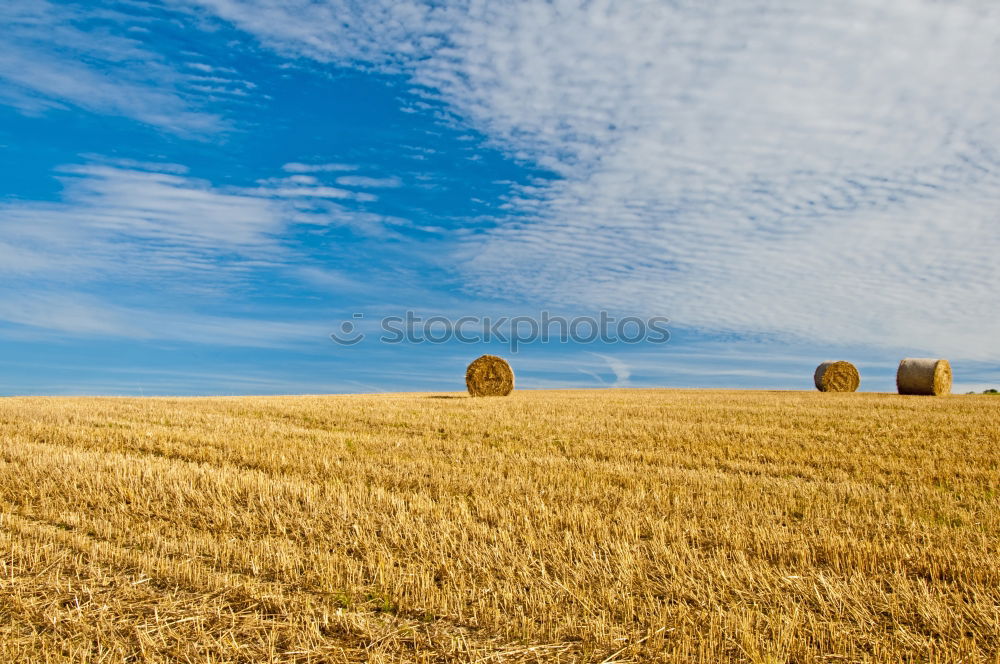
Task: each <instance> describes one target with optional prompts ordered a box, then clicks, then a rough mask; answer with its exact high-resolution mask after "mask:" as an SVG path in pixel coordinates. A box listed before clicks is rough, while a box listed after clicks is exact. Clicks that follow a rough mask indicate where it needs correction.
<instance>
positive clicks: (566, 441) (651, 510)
mask: <svg viewBox="0 0 1000 664" xmlns="http://www.w3.org/2000/svg"><path fill="white" fill-rule="evenodd" d="M998 428H1000V399H997V398H996V397H988V396H978V397H977V396H952V397H947V398H921V397H900V396H896V395H879V394H820V393H807V392H748V391H700V390H698V391H696V390H688V391H685V390H599V391H537V392H535V391H518V392H515V393H514V395H512V396H511V397H509V398H502V399H471V398H467V397H465V396H463V395H457V394H456V395H428V394H400V395H378V396H330V397H266V398H265V397H252V398H250V397H247V398H209V399H110V398H86V399H84V398H68V399H53V398H45V399H43V398H7V399H0V661H4V662H15V661H24V662H29V661H30V662H46V661H51V662H57V661H73V662H123V661H129V662H132V661H143V662H147V661H148V662H168V661H169V662H173V661H176V662H361V661H371V662H484V663H485V662H536V661H566V662H593V663H595V664H596V663H600V662H605V663H610V662H658V661H671V662H719V661H747V662H850V661H887V662H888V661H892V662H897V661H935V662H959V661H962V662H981V661H982V662H997V661H1000V552H998V549H1000V509H998V506H1000V501H998V491H1000V447H998V443H1000V433H998Z"/></svg>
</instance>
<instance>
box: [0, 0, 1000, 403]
mask: <svg viewBox="0 0 1000 664" xmlns="http://www.w3.org/2000/svg"><path fill="white" fill-rule="evenodd" d="M0 23H2V25H3V33H4V38H3V40H0V176H2V177H0V394H185V395H186V394H274V393H326V392H369V391H397V390H461V389H463V387H464V385H463V380H462V377H463V373H464V368H465V365H466V364H467V363H468V362H469V361H470V360H471V359H473V358H474V357H476V356H477V355H479V354H481V353H482V352H496V353H499V354H502V355H505V356H507V357H508V358H509V359H510V360H511V362H512V364H513V365H514V368H515V371H516V372H517V375H518V384H519V385H520V386H522V387H601V386H611V385H616V386H636V387H652V386H669V387H759V388H792V389H797V388H802V389H809V388H810V387H811V375H812V370H813V369H814V368H815V366H816V365H817V364H818V363H819V362H821V361H823V360H827V359H848V360H851V361H853V362H855V363H856V364H858V365H859V367H860V368H861V370H862V374H863V382H862V389H868V390H891V389H893V377H894V372H895V366H896V364H897V363H898V361H899V359H900V358H902V357H904V356H914V355H916V356H934V357H948V358H950V359H951V360H952V364H953V366H954V368H955V371H956V390H957V391H966V390H973V389H975V390H981V389H984V388H986V387H991V386H995V385H997V384H1000V344H998V342H997V340H998V339H1000V316H998V314H997V312H998V311H1000V294H998V293H1000V289H998V288H997V271H996V257H997V256H998V255H1000V114H998V113H997V109H998V108H1000V76H998V75H997V66H996V63H997V62H1000V7H997V6H996V4H995V3H993V2H991V1H987V0H981V1H980V0H954V1H952V2H947V3H944V2H938V1H932V0H882V1H879V2H875V1H874V0H846V1H845V2H842V3H836V4H835V5H829V6H824V5H822V4H820V3H807V4H803V3H801V2H793V1H792V0H724V1H722V2H717V3H703V2H693V1H692V2H687V1H686V0H681V1H679V2H663V1H656V2H654V1H647V0H634V1H632V2H628V3H622V2H610V1H604V2H600V1H595V2H583V1H582V0H553V1H551V2H541V1H532V2H516V1H511V2H499V3H498V2H494V3H484V2H477V1H472V0H469V1H465V2H447V1H446V2H440V1H438V2H433V3H428V2H418V1H415V0H396V1H392V2H390V1H385V2H383V1H382V0H370V1H369V2H364V3H356V2H333V1H326V2H324V1H313V0H309V1H307V0H285V1H282V2H276V1H274V0H240V1H238V0H185V1H177V2H149V1H141V2H138V1H137V2H86V3H83V2H80V3H72V2H46V1H44V0H31V1H28V0H7V1H6V2H4V3H3V4H2V5H0ZM406 311H414V312H416V313H417V314H418V315H421V316H422V317H424V318H426V317H428V316H433V315H441V316H445V317H448V318H450V319H457V318H459V317H461V316H492V317H497V316H519V315H525V316H537V315H538V314H539V312H541V311H551V312H554V313H557V314H560V315H564V316H566V317H572V316H597V315H598V313H599V312H600V311H607V312H610V313H611V314H613V315H615V316H617V317H621V316H629V315H634V316H638V317H642V318H647V317H650V316H665V317H668V318H669V319H670V321H671V322H670V325H669V327H670V330H671V335H672V336H671V339H670V341H669V343H665V344H654V343H640V344H622V343H611V344H581V343H558V342H549V343H541V342H536V343H528V344H526V345H524V346H522V347H521V348H520V349H519V350H518V352H517V353H516V354H512V353H510V352H509V349H508V348H505V347H504V346H503V345H502V344H475V345H465V344H460V343H456V342H451V343H445V344H428V343H422V344H414V343H403V344H395V345H393V344H385V343H381V342H379V340H378V334H377V325H378V323H377V321H378V320H379V319H380V318H381V317H383V316H400V315H403V314H404V313H405V312H406ZM353 314H361V315H363V316H364V318H363V319H355V318H352V316H353ZM344 320H352V321H358V322H359V326H360V327H359V330H361V331H365V332H367V333H368V337H367V338H366V339H365V340H364V341H363V342H361V343H358V344H357V345H354V346H351V347H344V346H339V345H337V344H334V343H333V342H332V341H331V340H330V338H329V336H328V335H329V334H330V333H331V332H334V331H336V330H337V329H338V328H339V326H340V324H341V322H342V321H344Z"/></svg>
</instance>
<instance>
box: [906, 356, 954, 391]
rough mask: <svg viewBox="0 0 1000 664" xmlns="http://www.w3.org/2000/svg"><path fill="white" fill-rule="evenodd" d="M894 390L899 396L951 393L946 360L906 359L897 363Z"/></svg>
mask: <svg viewBox="0 0 1000 664" xmlns="http://www.w3.org/2000/svg"><path fill="white" fill-rule="evenodd" d="M896 389H898V390H899V393H900V394H923V395H928V396H941V395H945V394H950V393H951V364H949V363H948V360H939V359H935V358H926V357H917V358H915V357H908V358H906V359H904V360H903V361H902V362H900V363H899V370H898V371H897V372H896Z"/></svg>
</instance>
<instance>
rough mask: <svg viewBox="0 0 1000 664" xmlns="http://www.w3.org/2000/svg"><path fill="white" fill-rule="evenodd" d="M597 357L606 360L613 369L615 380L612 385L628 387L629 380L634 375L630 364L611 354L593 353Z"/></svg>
mask: <svg viewBox="0 0 1000 664" xmlns="http://www.w3.org/2000/svg"><path fill="white" fill-rule="evenodd" d="M591 355H594V356H596V357H599V358H601V359H602V360H604V361H605V362H606V363H607V365H608V368H609V369H611V373H613V374H614V375H615V382H614V384H613V385H612V386H611V387H627V386H628V380H629V378H631V376H632V370H631V369H630V368H629V366H628V364H626V363H625V361H624V360H622V359H621V358H619V357H613V356H611V355H604V354H602V353H591Z"/></svg>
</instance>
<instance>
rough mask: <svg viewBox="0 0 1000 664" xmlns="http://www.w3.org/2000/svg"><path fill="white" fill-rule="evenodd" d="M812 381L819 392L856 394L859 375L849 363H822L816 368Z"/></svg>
mask: <svg viewBox="0 0 1000 664" xmlns="http://www.w3.org/2000/svg"><path fill="white" fill-rule="evenodd" d="M813 380H814V381H815V383H816V389H817V390H819V391H820V392H856V391H857V389H858V385H860V384H861V374H859V373H858V368H857V367H856V366H854V365H853V364H851V363H850V362H824V363H823V364H821V365H819V366H818V367H816V373H815V374H814V375H813Z"/></svg>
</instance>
